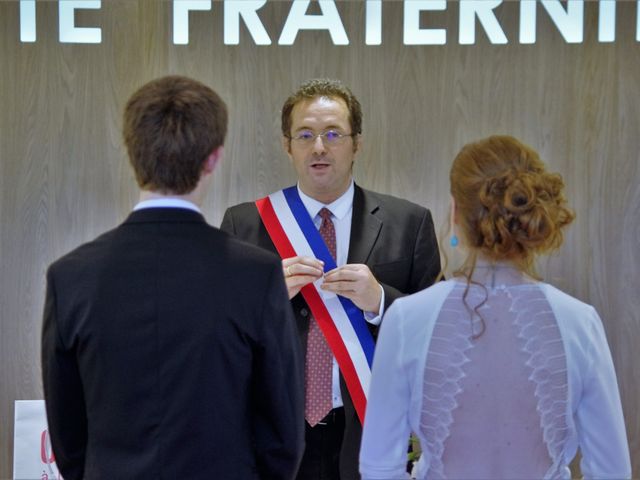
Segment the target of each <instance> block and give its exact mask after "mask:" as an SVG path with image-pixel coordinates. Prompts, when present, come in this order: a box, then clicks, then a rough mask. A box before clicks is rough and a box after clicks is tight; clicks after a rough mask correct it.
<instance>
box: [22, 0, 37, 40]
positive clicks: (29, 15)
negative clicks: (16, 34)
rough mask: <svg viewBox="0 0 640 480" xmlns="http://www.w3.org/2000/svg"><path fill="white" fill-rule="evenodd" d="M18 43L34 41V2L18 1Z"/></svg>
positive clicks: (29, 0) (27, 0)
mask: <svg viewBox="0 0 640 480" xmlns="http://www.w3.org/2000/svg"><path fill="white" fill-rule="evenodd" d="M20 41H21V42H35V41H36V0H20Z"/></svg>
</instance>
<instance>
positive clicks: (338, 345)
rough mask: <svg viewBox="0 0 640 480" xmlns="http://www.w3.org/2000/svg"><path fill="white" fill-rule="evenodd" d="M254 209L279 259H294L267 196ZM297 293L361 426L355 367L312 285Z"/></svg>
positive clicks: (359, 387)
mask: <svg viewBox="0 0 640 480" xmlns="http://www.w3.org/2000/svg"><path fill="white" fill-rule="evenodd" d="M256 207H257V208H258V213H259V214H260V217H261V218H262V223H263V224H264V226H265V228H266V229H267V233H269V236H270V237H271V240H272V241H273V244H274V245H275V247H276V250H278V253H279V254H280V257H281V258H283V259H285V258H290V257H295V256H297V253H296V251H295V250H294V248H293V246H292V245H291V242H290V241H289V238H288V237H287V235H286V234H285V232H284V230H283V228H282V226H281V225H280V220H279V219H278V217H277V215H276V213H275V211H274V210H273V206H272V205H271V201H270V200H269V197H265V198H261V199H260V200H256ZM300 293H302V296H303V298H304V299H305V301H306V302H307V305H308V306H309V308H310V309H311V312H312V313H313V316H314V317H315V318H316V321H317V322H318V326H319V327H320V330H322V333H323V335H324V336H325V338H326V339H327V342H328V343H329V347H331V351H332V352H333V355H334V356H335V357H336V360H337V362H338V365H339V366H340V371H341V372H342V375H343V376H344V379H345V383H346V384H347V387H348V390H349V394H350V395H351V400H352V401H353V406H354V408H355V410H356V412H357V414H358V417H359V418H360V423H361V424H362V423H363V422H364V413H365V407H366V404H367V398H366V396H365V394H364V391H363V390H362V385H361V383H360V380H359V378H358V375H357V373H356V370H355V367H354V366H353V361H352V360H351V357H350V356H349V352H348V351H347V348H346V347H345V345H344V342H343V341H342V337H341V336H340V333H339V332H338V330H337V329H336V326H335V324H334V323H333V320H332V319H331V316H330V315H329V312H328V311H327V308H326V307H325V305H324V302H323V301H322V299H321V298H320V295H319V293H318V291H317V290H316V288H315V286H314V285H313V284H308V285H305V286H304V287H302V289H301V290H300Z"/></svg>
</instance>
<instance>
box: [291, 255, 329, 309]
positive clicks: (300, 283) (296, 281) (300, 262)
mask: <svg viewBox="0 0 640 480" xmlns="http://www.w3.org/2000/svg"><path fill="white" fill-rule="evenodd" d="M282 270H283V272H284V280H285V283H286V284H287V291H288V292H289V300H291V299H292V298H293V297H295V296H296V295H297V294H298V293H299V292H300V289H301V288H302V287H304V286H305V285H308V284H309V283H312V282H315V281H316V280H317V279H319V278H320V277H322V275H323V273H324V263H323V262H322V261H321V260H317V259H315V258H313V257H291V258H285V259H284V260H282Z"/></svg>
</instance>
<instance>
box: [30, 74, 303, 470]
mask: <svg viewBox="0 0 640 480" xmlns="http://www.w3.org/2000/svg"><path fill="white" fill-rule="evenodd" d="M226 130H227V109H226V106H225V104H224V102H223V101H222V100H221V99H220V97H219V96H218V95H217V94H216V93H215V92H214V91H213V90H211V89H210V88H208V87H207V86H205V85H203V84H201V83H199V82H196V81H194V80H191V79H188V78H184V77H175V76H174V77H164V78H161V79H158V80H155V81H152V82H150V83H148V84H146V85H144V86H143V87H141V88H140V89H139V90H138V91H137V92H136V93H135V94H134V95H133V96H132V97H131V99H130V100H129V102H128V103H127V106H126V109H125V115H124V138H125V143H126V146H127V150H128V153H129V158H130V161H131V164H132V166H133V169H134V171H135V175H136V179H137V181H138V184H139V186H140V189H141V194H140V202H139V203H138V204H137V205H136V207H135V208H134V211H133V212H132V213H131V214H130V215H129V217H128V218H127V219H126V220H125V222H124V223H123V224H121V225H120V226H118V227H117V228H115V229H114V230H111V231H109V232H107V233H105V234H103V235H102V236H100V237H98V238H97V239H96V240H94V241H92V242H89V243H87V244H85V245H82V246H80V247H79V248H77V249H76V250H74V251H72V252H71V253H69V254H67V255H65V256H64V257H62V258H61V259H59V260H58V261H56V262H55V263H54V264H52V265H51V267H50V268H49V270H48V273H47V294H46V302H45V309H44V324H43V330H42V371H43V382H44V393H45V399H46V405H47V416H48V421H49V430H50V435H51V441H52V446H53V451H54V453H55V456H56V460H57V464H58V466H59V468H60V471H61V473H62V475H63V476H64V478H65V480H74V479H83V478H87V479H109V480H111V479H116V478H126V479H147V478H171V479H173V478H175V479H211V478H219V479H238V480H246V479H259V478H263V479H283V480H284V479H290V478H293V476H294V475H295V472H296V471H297V469H298V465H299V462H300V458H301V455H302V450H303V434H304V424H303V407H304V405H303V390H302V389H303V372H302V359H301V356H300V345H299V341H298V338H297V332H296V328H295V325H294V318H293V315H292V312H291V309H290V307H289V302H288V297H287V292H286V286H285V282H284V279H283V274H282V267H281V264H280V261H279V259H278V258H277V257H276V256H275V255H273V254H270V253H268V252H265V251H264V250H261V249H259V248H256V247H253V246H251V245H247V244H243V243H242V242H240V241H239V240H237V239H235V238H233V237H231V236H230V235H228V234H226V233H224V232H221V231H219V230H218V229H216V228H213V227H211V226H209V225H208V224H207V223H206V221H205V219H204V217H203V216H202V214H201V213H200V209H199V205H200V204H201V203H202V201H203V199H204V196H205V193H206V191H207V188H208V186H209V183H210V181H211V177H212V174H213V171H214V167H215V166H216V164H217V163H218V161H219V160H220V158H221V156H222V144H223V142H224V138H225V134H226Z"/></svg>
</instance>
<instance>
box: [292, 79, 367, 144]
mask: <svg viewBox="0 0 640 480" xmlns="http://www.w3.org/2000/svg"><path fill="white" fill-rule="evenodd" d="M319 97H325V98H340V99H342V100H344V102H345V103H346V104H347V109H348V110H349V123H350V124H351V134H353V135H359V134H361V133H362V108H361V107H360V102H359V101H358V99H357V98H356V97H355V95H354V94H353V93H352V92H351V90H349V89H348V88H347V87H346V86H344V85H343V84H342V83H341V82H340V81H339V80H331V79H328V78H314V79H312V80H308V81H306V82H305V83H303V84H302V85H300V87H298V89H297V90H296V91H295V92H293V93H292V94H291V96H290V97H289V98H287V100H286V101H285V102H284V105H283V106H282V135H284V136H285V137H290V136H291V112H292V111H293V107H295V106H296V105H297V104H298V103H300V102H302V101H304V100H311V99H314V98H319Z"/></svg>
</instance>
